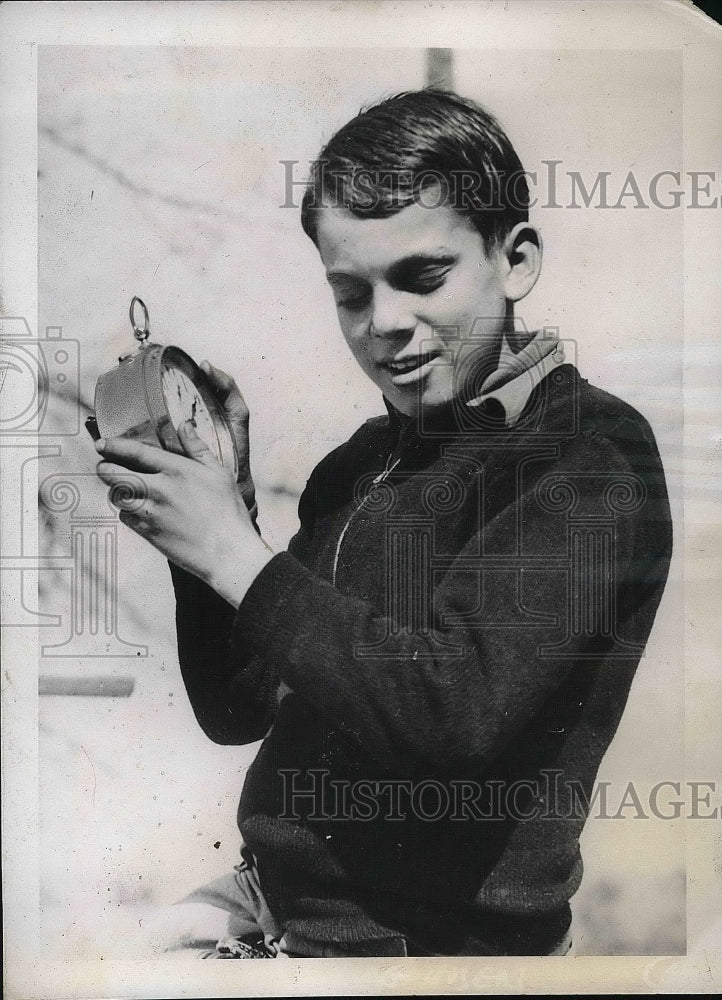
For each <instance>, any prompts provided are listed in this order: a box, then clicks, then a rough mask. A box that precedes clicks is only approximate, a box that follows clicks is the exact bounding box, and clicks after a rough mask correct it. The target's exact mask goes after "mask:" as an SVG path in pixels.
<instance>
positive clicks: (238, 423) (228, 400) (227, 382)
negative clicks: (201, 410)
mask: <svg viewBox="0 0 722 1000" xmlns="http://www.w3.org/2000/svg"><path fill="white" fill-rule="evenodd" d="M200 367H201V368H202V369H203V372H204V373H205V375H206V376H207V378H208V381H209V382H210V384H211V388H212V389H213V391H214V392H215V394H216V399H217V400H218V402H219V403H220V404H221V406H222V407H223V409H224V411H225V414H226V417H227V418H228V423H229V424H230V425H231V432H232V433H233V439H234V441H235V442H236V451H237V453H238V485H239V486H240V488H241V492H242V493H243V498H244V500H245V501H246V504H247V506H248V507H252V506H253V504H254V502H255V497H256V490H255V486H254V484H253V479H252V477H251V466H250V457H249V445H248V420H249V413H248V407H247V406H246V401H245V399H244V398H243V396H242V395H241V391H240V389H239V388H238V386H237V385H236V383H235V382H234V381H233V379H232V378H231V376H230V375H227V374H226V372H223V371H221V370H220V368H214V367H213V365H212V364H210V362H208V361H201V364H200ZM184 447H185V444H184ZM186 450H187V449H186Z"/></svg>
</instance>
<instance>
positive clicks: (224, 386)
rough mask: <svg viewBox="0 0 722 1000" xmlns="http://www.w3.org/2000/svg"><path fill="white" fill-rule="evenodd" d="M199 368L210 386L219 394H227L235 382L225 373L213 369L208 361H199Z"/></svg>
mask: <svg viewBox="0 0 722 1000" xmlns="http://www.w3.org/2000/svg"><path fill="white" fill-rule="evenodd" d="M201 368H202V369H203V371H204V372H205V373H206V375H207V376H208V380H209V382H210V383H211V385H212V386H213V387H214V388H215V389H217V390H218V391H219V392H221V393H225V394H228V393H229V392H231V390H232V389H233V388H234V386H235V382H234V381H233V379H232V378H231V376H230V375H228V374H227V373H226V372H224V371H221V369H220V368H214V367H213V365H212V364H211V363H210V362H209V361H201Z"/></svg>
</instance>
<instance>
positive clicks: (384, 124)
mask: <svg viewBox="0 0 722 1000" xmlns="http://www.w3.org/2000/svg"><path fill="white" fill-rule="evenodd" d="M527 206H528V193H527V188H526V182H525V178H524V172H523V168H522V166H521V163H520V162H519V160H518V157H517V156H516V154H515V152H514V150H513V148H512V146H511V144H510V142H509V140H508V139H507V137H506V136H505V134H504V132H503V131H502V129H501V127H500V126H499V124H498V123H497V122H496V121H495V120H494V119H493V118H492V117H491V116H490V115H488V114H487V113H486V112H485V111H484V110H483V109H481V108H480V107H478V106H477V105H476V104H474V103H473V102H471V101H468V100H465V99H463V98H461V97H458V96H457V95H455V94H451V93H445V92H439V91H433V90H426V91H422V92H418V93H408V94H402V95H399V96H397V97H395V98H391V99H390V100H387V101H384V102H383V103H381V104H379V105H377V106H375V107H372V108H370V109H368V110H366V111H364V112H362V113H361V114H360V115H359V116H357V117H356V118H355V119H354V120H352V121H351V122H349V123H348V124H347V125H346V126H344V128H342V129H341V130H340V131H339V132H338V133H337V134H336V135H335V136H334V137H333V138H332V139H331V140H330V142H329V143H328V144H327V146H326V147H325V149H324V150H323V152H322V154H321V157H320V159H319V161H318V162H317V163H316V164H315V166H314V170H313V172H312V176H311V179H310V181H309V185H308V189H307V191H306V195H305V197H304V202H303V208H302V223H303V226H304V229H305V231H306V233H307V234H308V235H309V237H310V238H311V239H312V241H313V242H314V244H315V245H316V247H317V249H318V252H319V255H320V258H321V261H322V263H323V266H324V267H325V269H326V274H327V278H328V282H329V284H330V286H331V289H332V291H333V295H334V298H335V302H336V308H337V311H338V317H339V323H340V326H341V330H342V332H343V334H344V337H345V339H346V341H347V343H348V345H349V348H350V349H351V351H352V353H353V355H354V357H355V358H356V360H357V361H358V362H359V364H360V365H361V367H362V368H363V370H364V371H365V372H366V374H367V375H368V376H369V377H370V378H371V379H372V381H373V382H374V383H375V384H376V385H377V386H378V388H379V389H380V390H381V392H382V394H383V397H384V403H385V406H386V410H387V413H386V415H385V416H383V417H379V418H376V419H374V420H371V421H368V422H367V423H366V424H365V425H364V426H362V427H361V428H360V429H359V430H358V431H357V432H356V434H354V435H353V437H352V438H351V439H350V440H349V441H348V442H347V443H346V444H345V445H343V446H342V447H340V448H338V449H336V450H335V451H334V452H332V453H331V454H330V455H329V456H327V458H326V459H324V461H323V462H321V463H320V465H319V466H318V467H317V468H316V469H315V470H314V472H313V474H312V475H311V478H310V479H309V481H308V484H307V486H306V489H305V491H304V493H303V496H302V497H301V501H300V504H299V518H300V530H299V532H298V533H297V535H296V536H295V537H294V539H293V540H292V541H291V543H290V545H289V550H288V552H286V553H280V554H277V555H276V554H274V553H272V552H271V551H270V550H269V549H268V547H267V546H266V545H265V543H264V542H263V540H262V538H261V536H260V533H259V532H258V531H257V530H256V529H255V527H254V525H255V503H254V497H255V490H254V487H253V481H252V478H251V474H250V469H249V466H248V444H247V440H248V438H247V429H248V413H247V410H246V408H245V404H244V403H243V400H242V397H241V396H240V393H239V392H238V390H237V389H236V387H235V385H234V384H233V382H232V380H231V379H230V378H229V377H228V376H225V375H224V374H223V373H220V372H217V371H215V370H214V369H212V368H211V367H210V366H206V371H207V372H208V374H209V376H210V377H211V379H212V380H213V381H214V383H215V386H216V388H217V391H218V394H219V397H220V398H221V399H222V400H223V402H224V404H225V406H226V410H227V413H228V415H229V418H230V420H231V422H232V425H233V427H234V433H235V435H236V438H237V442H238V445H239V450H240V452H241V455H242V457H243V462H242V469H241V472H240V474H239V477H238V482H232V481H231V477H230V476H229V474H228V473H227V471H225V470H224V469H222V468H221V467H220V466H218V464H217V463H216V462H215V460H214V459H213V458H212V457H211V455H210V453H209V451H208V449H207V448H206V447H205V445H204V444H203V443H202V442H201V441H200V440H199V439H198V438H197V437H196V435H195V434H194V432H193V428H192V427H190V426H188V425H186V426H185V427H183V428H181V435H182V440H183V443H184V447H185V448H186V450H187V452H188V455H189V456H190V457H191V458H193V459H194V461H188V460H187V459H186V458H184V457H179V456H176V455H172V454H168V453H165V452H162V451H159V450H156V449H152V448H149V447H146V446H143V445H140V444H137V443H135V442H131V441H125V440H114V441H105V442H99V443H98V450H99V451H100V452H101V454H102V455H103V461H101V462H100V464H99V466H98V472H99V475H100V476H101V478H103V480H104V481H106V482H108V483H114V482H116V481H117V479H118V478H119V477H122V476H123V472H124V468H131V469H134V470H135V471H136V472H138V473H139V474H140V475H139V479H140V481H141V482H142V483H143V485H144V488H145V494H144V496H138V497H136V498H133V497H130V498H129V499H128V500H127V501H124V502H123V503H122V504H121V515H120V516H121V519H122V520H123V521H124V522H125V523H126V524H128V525H129V526H130V527H131V528H133V530H135V531H137V532H138V533H139V534H141V535H142V536H143V537H145V538H147V539H148V540H149V541H150V542H151V543H152V544H154V545H156V546H157V547H158V548H159V549H160V550H161V551H162V552H163V553H164V554H165V555H166V556H167V557H168V559H169V560H170V564H171V571H172V575H173V581H174V585H175V590H176V597H177V630H178V648H179V658H180V664H181V669H182V672H183V677H184V680H185V684H186V688H187V691H188V695H189V697H190V700H191V703H192V705H193V707H194V710H195V713H196V716H197V718H198V721H199V723H200V725H201V726H202V727H203V729H204V730H205V732H206V733H207V735H208V736H209V737H210V738H211V739H213V740H215V741H217V742H221V743H238V744H243V743H249V742H252V741H254V740H259V739H263V740H264V742H263V744H262V746H261V748H260V750H259V752H258V755H257V757H256V760H255V762H254V764H253V766H252V768H251V770H250V771H249V773H248V776H247V779H246V782H245V785H244V788H243V793H242V798H241V803H240V807H239V814H238V818H239V827H240V830H241V834H242V837H243V841H244V845H243V851H242V856H243V862H242V864H240V865H239V866H238V867H237V869H236V871H235V872H234V873H233V874H232V875H230V876H228V878H225V879H219V880H217V882H215V883H212V884H211V885H210V886H206V887H204V888H203V889H201V890H199V891H198V892H197V893H194V894H193V895H192V896H191V897H189V899H188V900H187V901H185V903H184V905H183V906H178V907H176V908H175V909H176V913H184V914H190V913H193V914H194V920H195V922H196V924H197V925H198V926H194V927H193V934H191V935H190V936H191V937H195V941H196V943H199V941H200V938H201V937H202V934H201V933H200V923H202V918H207V919H208V923H207V924H206V927H207V930H206V932H205V933H206V936H207V937H209V939H210V940H211V941H212V939H213V938H214V937H216V936H217V937H222V935H223V933H224V932H227V933H229V934H230V937H227V938H226V939H225V940H223V941H220V942H218V945H217V947H216V949H215V950H214V951H212V952H210V954H213V955H215V956H218V957H226V956H228V957H253V956H255V955H264V956H265V955H284V954H286V955H289V954H290V955H309V956H314V955H317V956H318V955H329V956H337V955H545V954H565V953H567V951H568V948H569V927H570V920H571V911H570V906H569V900H570V898H571V896H572V895H573V894H574V892H575V891H576V890H577V888H578V887H579V884H580V880H581V874H582V863H581V858H580V854H579V835H580V833H581V830H582V828H583V825H584V821H585V819H586V815H587V812H588V803H589V799H590V797H591V792H592V787H593V783H594V779H595V775H596V773H597V769H598V767H599V763H600V761H601V759H602V756H603V754H604V752H605V750H606V748H607V746H608V745H609V742H610V741H611V739H612V737H613V735H614V732H615V730H616V728H617V725H618V722H619V719H620V716H621V713H622V710H623V708H624V704H625V701H626V697H627V694H628V691H629V686H630V684H631V681H632V678H633V675H634V671H635V668H636V666H637V663H638V661H639V658H640V656H641V654H642V652H643V648H644V645H645V643H646V641H647V638H648V635H649V632H650V629H651V627H652V623H653V620H654V615H655V613H656V609H657V606H658V604H659V600H660V598H661V594H662V590H663V587H664V583H665V580H666V575H667V569H668V564H669V558H670V552H671V526H670V519H669V507H668V502H667V496H666V490H665V483H664V475H663V471H662V468H661V463H660V460H659V455H658V452H657V448H656V445H655V442H654V437H653V435H652V432H651V430H650V428H649V426H648V424H647V423H646V421H645V420H644V419H643V418H642V417H641V416H640V415H639V414H638V413H637V412H636V411H634V410H633V409H632V408H631V407H629V406H627V405H626V404H625V403H623V402H622V401H620V400H618V399H615V398H614V397H612V396H610V395H608V394H606V393H604V392H601V391H600V390H598V389H595V388H593V387H591V386H589V385H588V383H586V381H584V380H583V379H582V378H581V377H580V375H579V373H578V372H577V370H576V369H575V368H574V367H573V366H572V365H570V364H565V363H564V360H563V356H562V355H561V352H560V347H559V344H558V341H556V340H555V339H554V338H553V337H550V336H548V335H546V334H545V333H544V332H541V333H537V334H536V335H531V334H528V333H526V332H524V331H523V330H522V331H520V330H519V329H517V327H516V325H515V321H514V304H515V303H516V302H517V301H520V300H521V299H523V298H524V296H525V295H526V294H527V293H528V292H529V291H530V290H531V288H532V287H533V285H534V283H535V282H536V279H537V277H538V274H539V270H540V266H541V252H542V245H541V239H540V236H539V233H538V232H537V231H536V229H535V228H534V227H533V226H531V225H530V224H529V221H528V211H527ZM330 377H332V375H331V376H330ZM249 511H250V513H249ZM209 514H211V515H212V516H209ZM191 903H193V904H194V907H195V909H193V908H191V907H190V904H191Z"/></svg>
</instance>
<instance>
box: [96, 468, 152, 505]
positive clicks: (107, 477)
mask: <svg viewBox="0 0 722 1000" xmlns="http://www.w3.org/2000/svg"><path fill="white" fill-rule="evenodd" d="M96 472H97V473H98V477H99V478H100V479H102V481H103V482H104V483H106V484H107V485H108V486H109V487H110V490H109V491H108V500H109V501H110V502H111V503H112V504H113V506H114V507H118V508H120V510H126V511H140V510H141V509H143V508H145V507H147V506H148V500H149V499H150V492H151V491H150V489H149V487H148V483H147V481H146V478H145V476H143V475H141V474H140V473H139V472H129V471H128V469H124V468H123V466H122V465H113V463H112V462H98V466H97V469H96Z"/></svg>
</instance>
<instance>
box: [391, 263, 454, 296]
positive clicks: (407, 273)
mask: <svg viewBox="0 0 722 1000" xmlns="http://www.w3.org/2000/svg"><path fill="white" fill-rule="evenodd" d="M450 270H451V265H450V264H448V263H445V264H438V265H437V264H434V265H429V266H426V267H421V268H408V269H405V270H403V271H401V272H400V273H399V274H397V275H396V280H395V282H394V284H395V285H396V287H397V288H398V289H399V290H400V291H402V292H411V293H412V294H413V295H428V294H429V293H430V292H435V291H436V289H437V288H441V286H442V285H443V284H444V281H445V280H446V276H447V275H448V273H449V271H450Z"/></svg>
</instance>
